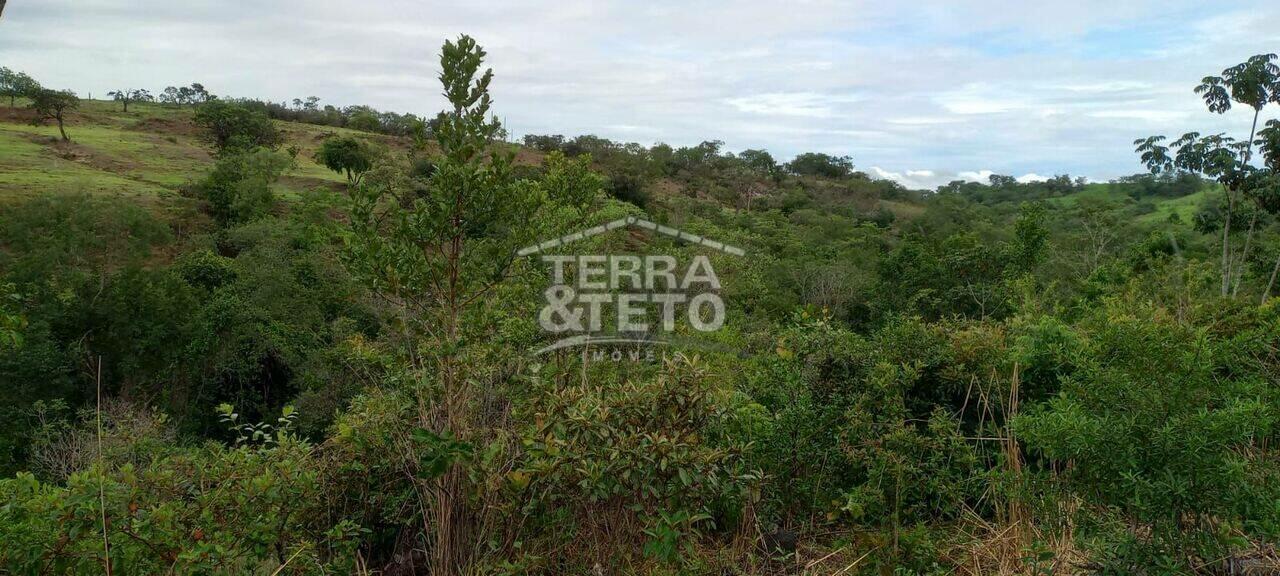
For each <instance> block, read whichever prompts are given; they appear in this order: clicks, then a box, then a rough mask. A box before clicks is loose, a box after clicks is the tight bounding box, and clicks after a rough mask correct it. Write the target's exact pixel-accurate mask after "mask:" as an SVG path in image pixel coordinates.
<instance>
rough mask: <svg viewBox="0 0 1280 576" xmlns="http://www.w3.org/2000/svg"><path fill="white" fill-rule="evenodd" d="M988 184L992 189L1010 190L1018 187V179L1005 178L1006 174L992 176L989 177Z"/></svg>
mask: <svg viewBox="0 0 1280 576" xmlns="http://www.w3.org/2000/svg"><path fill="white" fill-rule="evenodd" d="M987 182H988V183H990V185H991V187H992V188H1010V187H1013V186H1017V185H1018V179H1017V178H1014V177H1013V176H1005V175H1004V174H992V175H990V176H987Z"/></svg>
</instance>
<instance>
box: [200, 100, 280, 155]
mask: <svg viewBox="0 0 1280 576" xmlns="http://www.w3.org/2000/svg"><path fill="white" fill-rule="evenodd" d="M194 120H195V123H196V124H197V125H199V126H200V127H202V128H204V135H203V136H204V139H205V140H207V141H209V142H211V143H213V145H214V146H215V147H217V149H218V151H219V152H224V151H226V150H228V149H238V150H247V149H250V148H254V147H257V146H261V147H263V148H273V149H274V148H276V147H277V146H279V145H280V141H281V140H282V139H283V137H282V136H281V135H280V131H279V130H277V129H276V126H275V124H272V123H271V119H270V118H268V117H267V115H266V113H264V112H261V111H258V110H253V109H250V108H249V107H247V106H244V105H242V104H237V103H235V102H227V101H223V100H213V101H210V102H206V103H204V104H201V105H200V107H199V108H197V109H196V113H195V117H194Z"/></svg>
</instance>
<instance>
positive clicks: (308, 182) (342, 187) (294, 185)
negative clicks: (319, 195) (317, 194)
mask: <svg viewBox="0 0 1280 576" xmlns="http://www.w3.org/2000/svg"><path fill="white" fill-rule="evenodd" d="M280 184H281V185H282V186H284V187H285V188H290V189H293V190H328V191H330V192H346V190H347V185H346V184H345V183H342V182H334V181H332V180H320V179H318V178H308V177H306V176H289V175H285V176H281V177H280Z"/></svg>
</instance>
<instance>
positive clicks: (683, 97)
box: [0, 0, 1280, 187]
mask: <svg viewBox="0 0 1280 576" xmlns="http://www.w3.org/2000/svg"><path fill="white" fill-rule="evenodd" d="M461 33H466V34H470V35H472V36H474V37H475V38H476V39H477V40H479V41H480V43H481V44H482V45H483V46H485V47H486V48H487V49H488V51H489V53H490V58H489V64H490V65H491V66H492V67H493V68H494V70H495V74H496V78H495V83H494V86H493V91H494V96H495V102H496V105H495V111H496V112H497V113H498V115H499V116H501V117H502V118H503V119H504V120H505V121H506V123H507V125H508V126H509V128H510V129H511V131H512V132H513V133H514V134H516V135H523V134H527V133H560V134H566V135H574V134H583V133H593V134H597V135H600V136H605V137H608V138H612V139H617V140H626V141H636V142H641V143H645V144H650V143H653V142H656V141H663V142H668V143H670V144H673V145H691V144H696V143H698V142H700V141H702V140H709V139H719V140H723V141H724V142H725V143H726V147H727V148H728V149H729V150H735V151H736V150H741V149H744V148H765V149H767V150H769V151H770V152H773V153H774V155H775V156H777V157H779V158H783V159H785V158H789V157H791V156H792V155H794V154H796V153H798V152H805V151H818V152H826V153H830V154H848V155H850V156H852V157H853V160H854V164H855V165H856V166H857V167H858V168H859V169H861V170H865V171H867V172H869V173H871V174H873V175H878V176H880V177H885V178H894V179H897V180H899V181H901V182H903V183H904V184H907V185H909V186H913V187H933V186H936V185H937V184H939V183H945V182H947V181H949V180H951V179H954V178H985V175H986V174H989V173H990V172H996V173H1001V174H1011V175H1014V176H1020V177H1024V178H1035V177H1036V175H1046V176H1047V175H1053V174H1060V173H1070V174H1072V175H1083V176H1088V177H1090V178H1092V179H1099V180H1105V179H1108V178H1113V177H1116V176H1119V175H1124V174H1130V173H1134V172H1137V171H1139V170H1140V167H1139V166H1138V164H1137V161H1136V160H1135V157H1134V155H1133V153H1132V145H1131V142H1132V141H1133V139H1135V138H1137V137H1140V136H1146V135H1149V134H1153V133H1168V134H1180V133H1182V132H1184V131H1188V130H1192V129H1195V130H1199V131H1202V132H1211V131H1234V132H1236V133H1238V132H1240V131H1242V130H1243V131H1247V130H1248V122H1249V119H1250V117H1249V115H1248V113H1246V112H1244V111H1242V110H1235V111H1232V112H1231V113H1228V114H1226V115H1223V116H1217V115H1212V114H1209V113H1208V112H1206V111H1205V110H1204V108H1203V106H1202V104H1201V103H1200V101H1199V100H1198V98H1197V97H1196V95H1195V94H1194V93H1192V91H1191V89H1192V87H1194V85H1195V84H1196V83H1197V81H1198V80H1199V78H1200V77H1202V76H1204V75H1206V74H1210V73H1217V72H1219V71H1220V70H1221V69H1223V68H1225V67H1227V66H1229V65H1231V64H1234V63H1236V62H1239V61H1241V60H1243V59H1245V58H1247V57H1248V56H1250V55H1252V54H1256V53H1260V52H1276V51H1280V3H1277V2H1274V1H1259V2H1229V1H1223V2H1203V1H1195V2H1182V1H1179V0H1160V1H1129V0H1106V1H1095V0H1072V1H1057V2H1038V1H1036V2H1032V1H1026V0H1011V1H992V0H984V1H971V2H963V1H954V0H952V1H943V0H916V1H913V2H901V1H893V2H890V1H876V2H871V1H849V2H843V1H823V0H814V1H795V0H792V1H790V2H785V3H784V2H764V1H758V0H742V1H737V2H703V1H698V0H681V1H666V0H646V1H643V2H639V1H636V2H627V1H622V0H604V1H594V2H579V1H576V0H562V1H558V2H545V3H544V2H538V1H532V0H521V1H510V2H507V1H503V2H483V1H478V0H477V1H470V2H444V1H439V2H437V1H409V0H364V1H361V2H353V1H351V0H345V1H337V0H316V1H303V0H257V1H252V2H250V1H240V0H182V1H174V0H11V1H10V2H9V3H8V6H7V8H6V9H5V11H4V14H3V17H2V18H0V65H4V66H9V67H11V68H15V69H20V70H24V71H26V72H28V73H30V74H32V75H33V76H35V77H36V78H37V79H38V80H40V81H42V82H43V83H44V84H45V85H48V86H52V87H58V88H71V89H73V90H76V91H77V92H79V93H81V94H82V95H83V94H85V93H92V94H93V96H94V97H101V96H102V95H103V94H105V93H106V92H107V91H108V90H112V89H117V88H123V87H134V86H138V87H146V88H150V89H151V90H152V91H153V92H158V91H159V90H161V89H163V88H164V87H165V86H167V85H172V84H186V83H190V82H192V81H199V82H202V83H204V85H205V86H206V87H208V88H209V89H210V90H211V91H212V92H214V93H216V94H222V95H232V96H252V97H258V98H267V99H272V100H285V99H292V98H294V97H305V96H308V95H316V96H319V97H320V98H321V99H322V103H329V104H335V105H346V104H358V103H363V104H369V105H372V106H374V107H376V108H380V109H391V110H395V111H399V112H413V113H417V114H422V115H433V114H434V113H435V112H436V111H438V110H439V109H441V107H442V102H443V99H442V98H441V97H440V96H439V94H438V93H439V90H438V84H437V83H436V80H435V74H436V73H437V72H438V68H439V64H438V51H439V46H440V44H441V42H442V41H443V40H444V39H445V38H451V37H456V36H457V35H458V34H461ZM1272 115H1274V112H1273V113H1272Z"/></svg>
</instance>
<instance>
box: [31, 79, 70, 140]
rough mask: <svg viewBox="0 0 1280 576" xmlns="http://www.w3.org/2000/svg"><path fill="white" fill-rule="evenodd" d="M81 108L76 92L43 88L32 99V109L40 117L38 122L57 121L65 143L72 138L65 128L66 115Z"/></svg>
mask: <svg viewBox="0 0 1280 576" xmlns="http://www.w3.org/2000/svg"><path fill="white" fill-rule="evenodd" d="M79 107H80V98H78V97H76V94H75V92H72V91H70V90H52V89H49V88H41V89H40V90H37V91H36V92H35V93H34V94H33V95H32V98H31V108H32V109H33V110H35V111H36V114H37V115H38V118H37V119H36V121H37V122H41V121H44V120H55V121H57V122H58V132H60V133H61V134H62V140H63V142H70V141H71V138H69V137H68V136H67V130H66V128H65V126H64V121H65V119H66V113H67V112H69V111H71V110H74V109H76V108H79Z"/></svg>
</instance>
